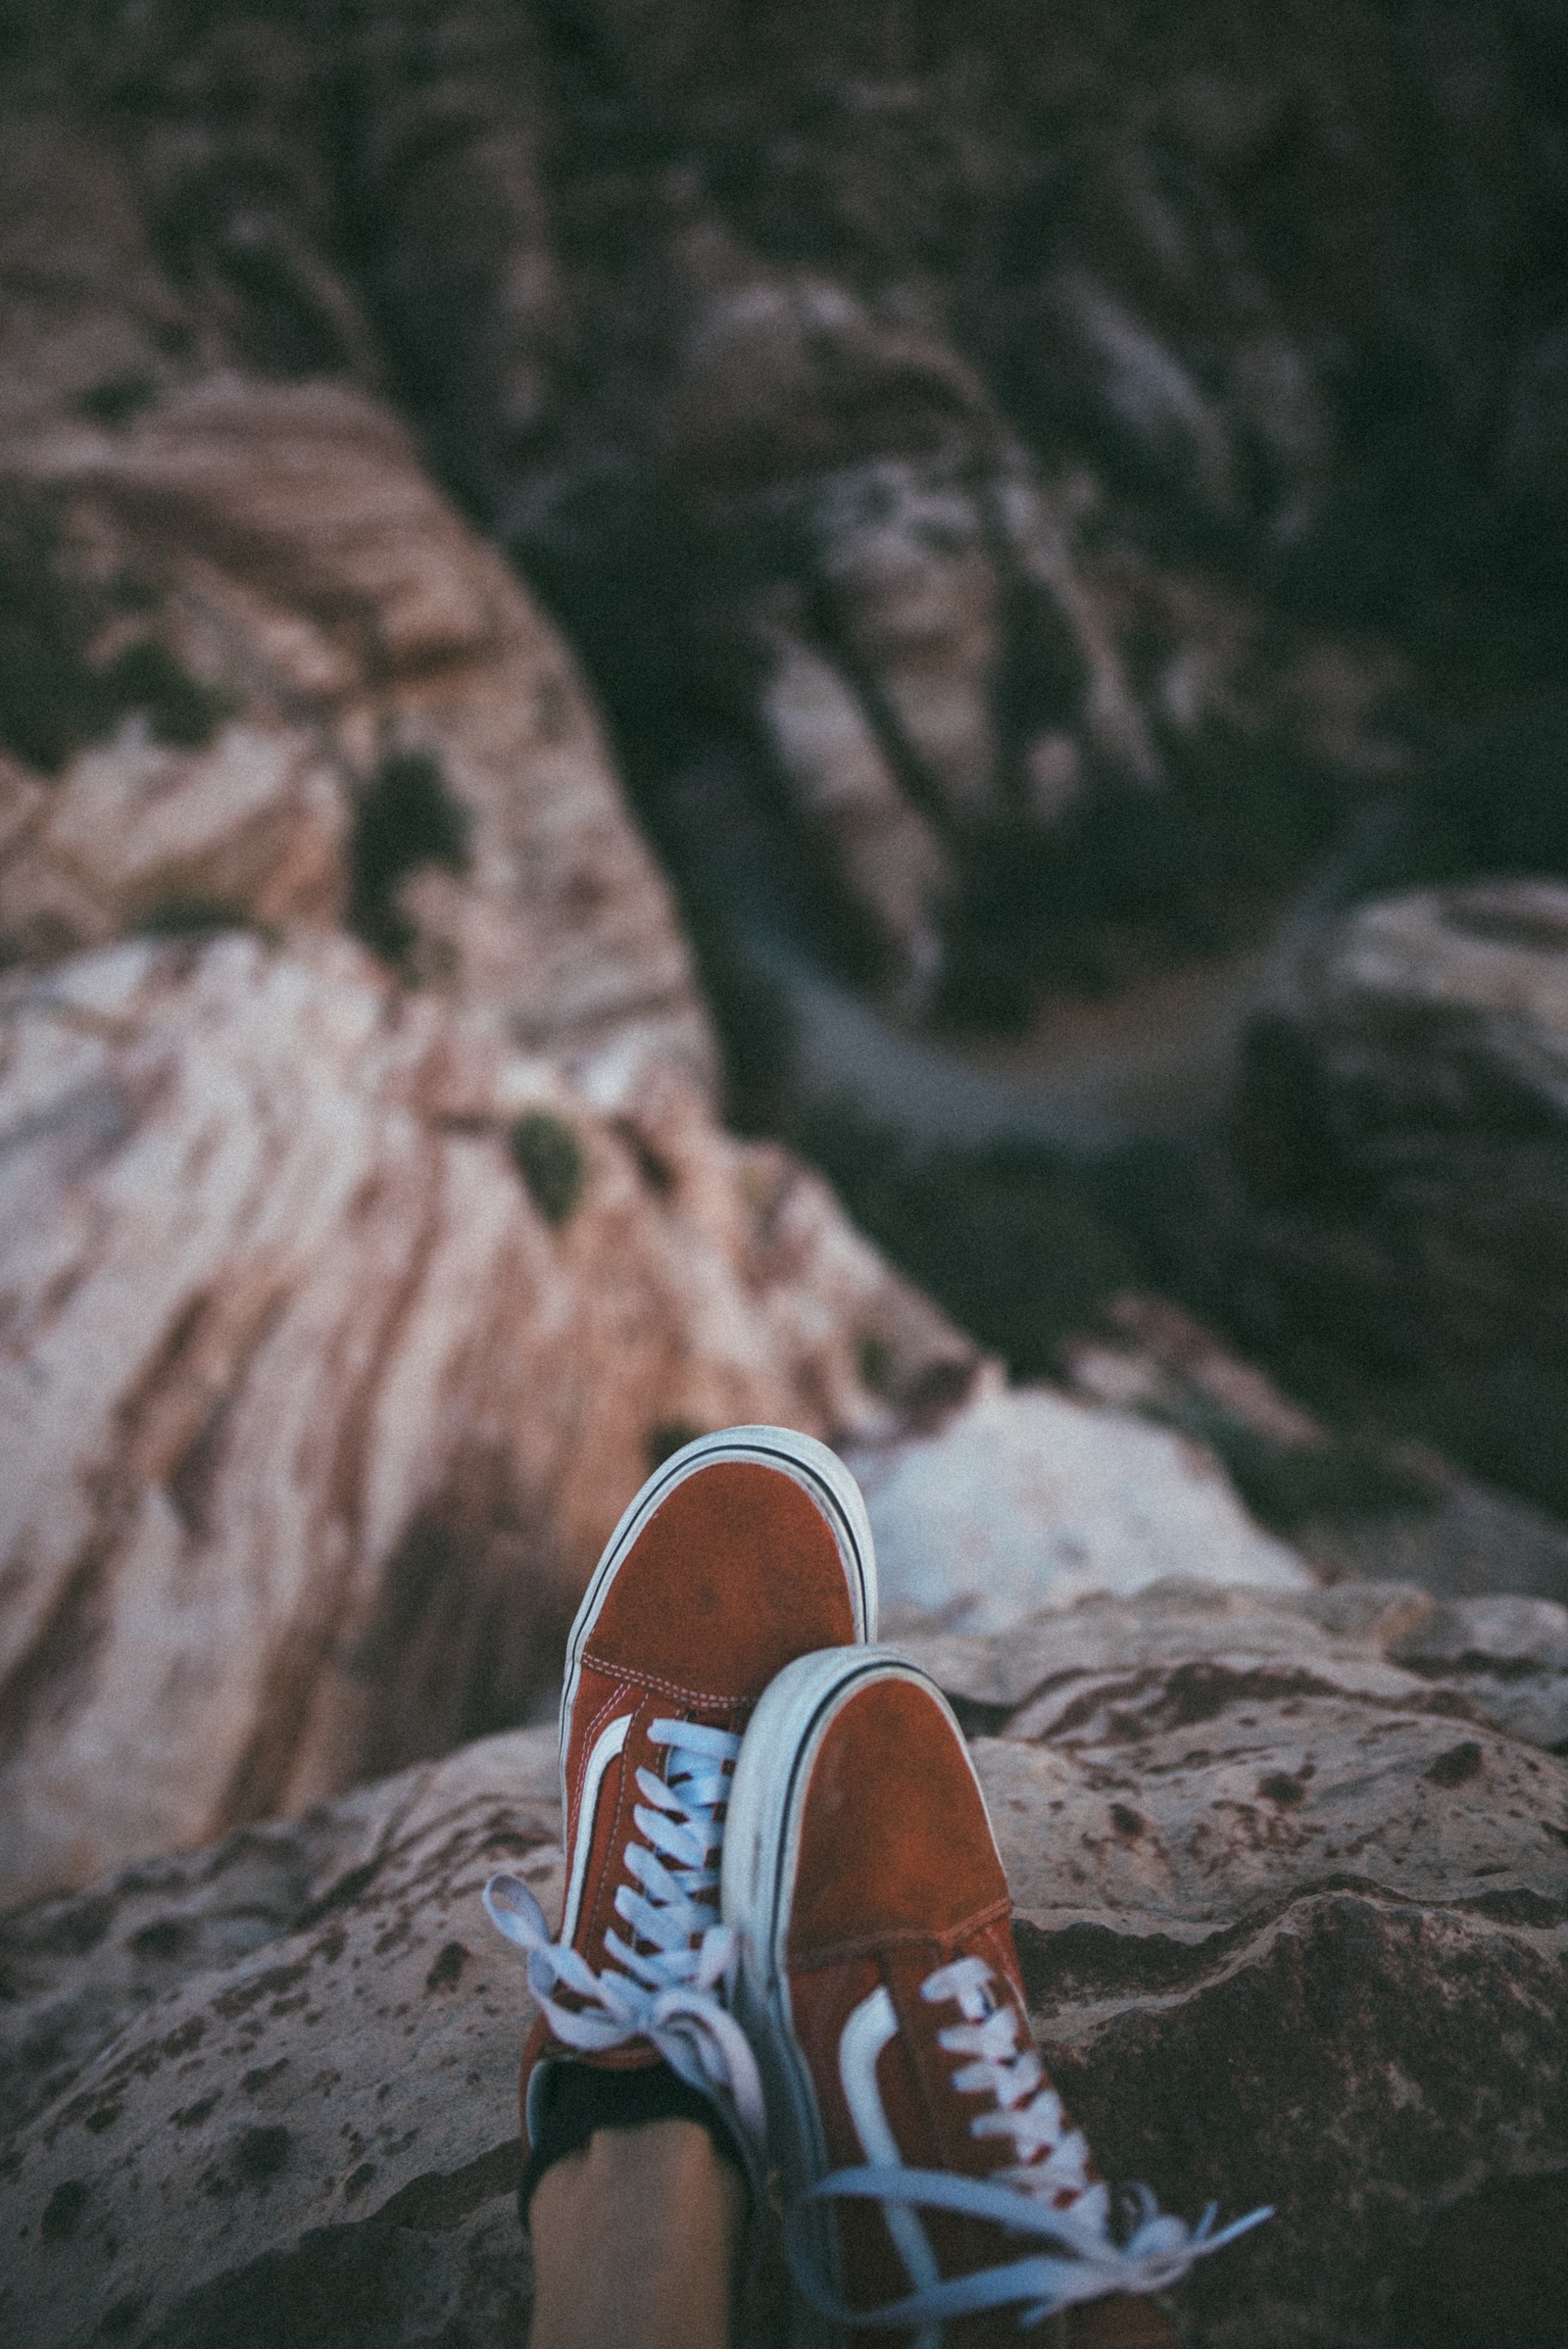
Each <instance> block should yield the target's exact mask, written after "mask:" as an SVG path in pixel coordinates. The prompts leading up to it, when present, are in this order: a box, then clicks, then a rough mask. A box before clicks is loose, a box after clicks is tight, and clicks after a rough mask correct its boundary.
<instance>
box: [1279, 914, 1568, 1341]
mask: <svg viewBox="0 0 1568 2349" xmlns="http://www.w3.org/2000/svg"><path fill="white" fill-rule="evenodd" d="M1243 1119H1244V1134H1243V1139H1244V1151H1245V1162H1246V1165H1247V1168H1248V1171H1249V1174H1250V1181H1251V1185H1252V1189H1253V1193H1254V1197H1255V1199H1256V1200H1257V1202H1258V1206H1259V1210H1260V1219H1259V1223H1258V1227H1257V1230H1256V1233H1255V1238H1254V1241H1253V1244H1252V1245H1253V1247H1254V1248H1255V1252H1256V1255H1257V1257H1258V1260H1259V1265H1260V1269H1261V1270H1262V1272H1263V1273H1264V1274H1265V1275H1266V1276H1267V1277H1270V1278H1271V1279H1272V1280H1273V1281H1274V1282H1275V1283H1276V1284H1278V1286H1279V1289H1280V1291H1281V1292H1282V1294H1284V1295H1286V1296H1288V1297H1289V1298H1290V1300H1291V1310H1293V1311H1294V1312H1296V1313H1297V1314H1298V1315H1299V1319H1300V1323H1301V1325H1302V1326H1315V1327H1319V1328H1326V1327H1331V1326H1336V1325H1337V1326H1338V1327H1339V1328H1340V1329H1341V1330H1342V1331H1343V1332H1344V1333H1345V1334H1346V1335H1347V1336H1348V1338H1349V1340H1350V1341H1351V1342H1352V1343H1354V1342H1360V1343H1363V1344H1366V1345H1369V1346H1374V1347H1375V1348H1377V1349H1379V1350H1380V1351H1381V1352H1382V1353H1383V1354H1384V1355H1386V1356H1393V1357H1398V1356H1400V1355H1402V1356H1404V1357H1405V1358H1414V1359H1421V1358H1423V1357H1430V1356H1432V1355H1433V1354H1435V1353H1439V1352H1441V1351H1443V1350H1444V1349H1452V1348H1455V1347H1457V1348H1460V1349H1468V1350H1470V1351H1472V1352H1474V1353H1476V1354H1479V1355H1492V1356H1494V1357H1495V1356H1496V1355H1498V1354H1499V1353H1516V1354H1517V1353H1523V1354H1527V1355H1529V1354H1533V1355H1536V1356H1538V1357H1544V1358H1549V1359H1552V1360H1555V1361H1561V1360H1563V1359H1564V1358H1565V1357H1568V888H1565V887H1564V886H1563V885H1562V884H1561V883H1558V882H1554V881H1508V880H1500V881H1488V882H1474V883H1468V884H1465V885H1463V886H1457V887H1453V888H1449V889H1446V890H1431V891H1423V892H1419V893H1416V894H1413V895H1410V896H1407V897H1401V898H1395V899H1388V900H1384V901H1381V902H1379V903H1376V904H1373V905H1367V906H1364V907H1362V908H1360V909H1359V910H1358V911H1356V912H1354V913H1352V914H1349V915H1348V916H1346V917H1345V919H1344V920H1343V921H1341V922H1340V923H1338V924H1336V925H1335V926H1334V928H1333V929H1332V930H1331V931H1330V932H1329V933H1328V934H1327V935H1326V936H1325V937H1324V938H1323V939H1322V940H1321V941H1320V942H1319V943H1317V944H1316V945H1315V946H1313V947H1312V948H1310V949H1309V950H1308V951H1307V952H1306V954H1303V955H1302V956H1301V957H1300V958H1299V962H1298V963H1297V965H1296V967H1295V968H1294V970H1293V971H1292V973H1291V974H1290V976H1289V978H1288V979H1287V980H1286V981H1285V982H1284V984H1283V985H1282V989H1281V992H1280V995H1279V997H1278V1000H1277V1001H1276V1002H1275V1003H1273V1004H1272V1005H1271V1006H1270V1007H1269V1009H1268V1010H1267V1011H1266V1012H1265V1013H1263V1014H1261V1015H1260V1016H1259V1018H1258V1020H1257V1021H1256V1023H1255V1024H1254V1027H1253V1030H1252V1033H1251V1036H1250V1043H1249V1047H1248V1056H1247V1071H1246V1083H1245V1091H1244V1097H1243Z"/></svg>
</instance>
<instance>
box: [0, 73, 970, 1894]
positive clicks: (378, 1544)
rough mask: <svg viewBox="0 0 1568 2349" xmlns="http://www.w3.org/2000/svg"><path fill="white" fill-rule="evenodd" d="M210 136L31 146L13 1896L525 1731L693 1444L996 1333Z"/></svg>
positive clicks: (9, 1257)
mask: <svg viewBox="0 0 1568 2349" xmlns="http://www.w3.org/2000/svg"><path fill="white" fill-rule="evenodd" d="M246 54H250V52H246ZM149 136H150V134H149ZM161 153H162V149H161V148H159V145H158V139H157V138H156V137H151V143H150V145H147V146H144V150H143V151H142V152H141V154H140V159H139V161H137V160H135V159H132V160H127V157H126V154H125V152H124V151H123V148H117V142H116V139H115V137H114V136H113V135H112V134H111V132H109V131H107V130H103V129H100V130H99V131H98V132H96V133H93V134H89V133H88V132H87V131H85V130H84V129H83V128H82V127H81V125H80V124H79V123H75V122H72V121H70V120H69V119H65V118H63V117H59V116H57V117H55V118H54V119H52V120H47V121H46V120H44V119H42V118H41V117H37V116H34V117H30V118H27V119H22V118H20V117H19V118H16V119H14V120H12V121H10V122H8V124H7V126H6V129H5V134H4V136H0V175H3V178H4V182H5V193H4V198H3V201H0V282H3V287H4V298H3V299H0V631H3V646H0V736H3V738H4V749H3V752H0V956H3V958H4V959H5V960H6V961H8V962H9V963H10V965H11V966H12V967H11V969H10V971H9V974H8V976H7V978H6V981H5V983H4V988H3V996H4V1001H3V1007H0V1030H3V1040H0V1134H3V1137H4V1154H5V1183H4V1189H3V1193H0V1256H3V1259H4V1263H5V1273H4V1276H3V1283H0V1287H3V1294H4V1298H5V1306H4V1313H5V1325H4V1326H5V1357H4V1369H3V1374H0V1375H3V1380H4V1402H3V1441H4V1446H5V1463H6V1471H5V1478H4V1484H5V1492H6V1501H5V1504H4V1510H5V1526H4V1531H3V1534H0V1550H3V1557H4V1567H3V1590H4V1603H3V1609H0V1613H3V1625H0V1714H3V1718H4V1721H5V1732H4V1739H3V1754H0V1777H3V1779H4V1782H5V1786H6V1795H5V1803H4V1809H5V1816H6V1829H5V1834H4V1838H3V1852H0V1883H3V1886H4V1889H3V1891H0V1898H4V1899H7V1900H14V1899H18V1898H22V1897H25V1896H27V1895H28V1894H30V1893H33V1892H36V1891H38V1890H40V1889H43V1888H45V1887H47V1886H49V1885H52V1884H62V1883H69V1882H80V1881H81V1880H82V1879H84V1878H85V1877H88V1876H91V1875H93V1874H95V1873H97V1872H98V1871H99V1870H100V1869H101V1868H102V1867H104V1866H105V1865H106V1864H108V1863H109V1862H110V1861H112V1860H114V1859H116V1858H127V1857H129V1856H131V1855H132V1854H134V1853H136V1852H139V1851H145V1850H149V1849H153V1848H158V1847H168V1846H173V1845H183V1844H189V1843H191V1842H193V1841H201V1840H203V1839H205V1838H207V1837H209V1836H211V1835H213V1834H214V1833H215V1832H218V1831H220V1830H221V1829H222V1828H223V1827H225V1826H227V1825H230V1824H233V1823H237V1822H240V1821H243V1820H245V1819H250V1818H255V1817H258V1816H264V1815H267V1814H269V1813H271V1812H274V1811H276V1810H278V1809H279V1808H283V1807H287V1806H289V1805H295V1806H297V1805H298V1804H300V1803H302V1802H305V1801H308V1800H311V1799H313V1798H315V1797H316V1796H318V1795H319V1794H322V1793H330V1792H335V1791H337V1790H338V1789H339V1788H341V1787H342V1786H345V1785H348V1784H350V1783H352V1782H353V1781H355V1780H356V1779H359V1778H363V1777H364V1776H366V1775H367V1774H368V1773H369V1772H372V1771H375V1770H378V1769H383V1768H386V1767H390V1766H392V1765H395V1764H398V1763H401V1762H403V1761H405V1760H409V1759H411V1758H414V1757H415V1756H417V1755H420V1754H427V1753H432V1752H438V1751H441V1750H443V1749H444V1748H446V1747H448V1746H450V1745H452V1744H454V1743H455V1742H457V1741H459V1740H460V1739H461V1738H462V1737H465V1736H466V1735H469V1734H471V1733H472V1732H473V1731H475V1730H476V1729H481V1728H485V1727H489V1726H493V1725H495V1724H497V1723H500V1722H508V1721H514V1720H515V1719H517V1718H518V1717H519V1716H520V1715H521V1714H523V1713H525V1712H526V1711H527V1710H528V1707H529V1705H530V1704H531V1703H532V1702H533V1701H534V1699H535V1697H536V1696H537V1694H538V1693H539V1691H540V1689H541V1688H543V1687H544V1686H545V1685H546V1684H547V1683H548V1681H549V1678H550V1675H551V1672H552V1670H553V1668H554V1663H555V1661H556V1660H557V1659H558V1657H559V1648H560V1640H561V1636H562V1633H563V1630H564V1623H565V1622H566V1620H567V1619H568V1618H569V1614H570V1610H571V1607H572V1605H573V1604H574V1603H575V1593H576V1591H577V1590H579V1589H580V1588H581V1585H582V1582H583V1580H584V1579H585V1577H586V1575H587V1573H588V1570H589V1568H590V1566H591V1564H592V1562H593V1559H594V1557H595V1556H596V1555H597V1552H598V1549H599V1547H600V1545H601V1543H602V1542H603V1541H604V1539H605V1537H606V1536H607V1535H608V1533H609V1531H610V1529H611V1527H612V1526H613V1523H614V1520H615V1518H616V1516H617V1515H618V1513H619V1511H620V1508H621V1507H622V1506H623V1504H624V1502H625V1501H626V1500H627V1499H628V1498H629V1497H630V1495H631V1493H633V1492H634V1491H635V1489H636V1487H637V1485H638V1484H639V1483H640V1481H641V1479H642V1477H643V1476H644V1474H645V1473H646V1472H647V1469H648V1468H649V1466H650V1465H651V1464H652V1463H653V1462H654V1461H655V1460H656V1459H657V1458H658V1457H660V1456H661V1455H662V1452H663V1451H666V1450H668V1449H670V1448H672V1447H673V1445H674V1444H678V1443H679V1442H681V1441H683V1440H684V1438H685V1437H686V1436H687V1435H689V1434H690V1433H692V1432H694V1431H696V1430H700V1429H702V1428H706V1427H710V1426H715V1425H720V1424H723V1423H725V1422H728V1421H734V1420H749V1419H763V1420H773V1419H780V1420H788V1421H792V1422H794V1423H797V1424H800V1425H802V1426H806V1427H809V1428H812V1429H814V1430H816V1431H817V1432H818V1433H821V1434H824V1435H825V1434H832V1433H837V1434H841V1435H842V1434H843V1433H845V1432H854V1431H855V1430H857V1429H858V1430H860V1431H861V1432H874V1431H876V1430H877V1429H878V1428H885V1427H886V1426H888V1425H890V1424H893V1423H894V1422H896V1421H897V1420H898V1418H899V1416H900V1415H901V1413H903V1412H905V1411H907V1409H909V1408H911V1407H913V1406H914V1405H915V1404H916V1403H917V1402H918V1401H919V1400H920V1399H921V1398H922V1397H924V1399H925V1400H926V1401H927V1402H931V1401H933V1400H936V1399H938V1398H940V1397H942V1396H944V1395H945V1396H946V1397H947V1398H948V1399H949V1400H953V1399H956V1397H957V1396H959V1395H962V1394H963V1392H964V1391H965V1390H966V1388H967V1385H968V1383H969V1381H970V1378H971V1376H972V1374H973V1372H974V1369H975V1367H976V1360H977V1357H976V1354H975V1349H974V1348H973V1346H970V1345H969V1343H968V1342H967V1341H966V1340H964V1339H963V1338H961V1337H960V1336H959V1335H958V1333H957V1332H956V1331H955V1330H953V1329H952V1328H951V1327H950V1326H949V1325H948V1324H947V1323H946V1322H945V1321H944V1319H943V1318H942V1316H941V1315H940V1314H938V1313H937V1312H936V1311H935V1310H934V1309H933V1308H931V1307H930V1306H928V1305H927V1304H926V1303H925V1302H924V1300H923V1299H921V1298H920V1297H918V1296H917V1295H916V1294H915V1293H914V1292H913V1291H912V1290H910V1289H909V1288H908V1287H907V1285H906V1284H905V1283H903V1282H901V1281H900V1280H899V1279H898V1277H897V1276H896V1275H895V1274H894V1273H893V1272H892V1271H891V1270H890V1269H889V1268H888V1267H887V1266H886V1265H885V1264H884V1263H882V1261H881V1260H880V1259H879V1258H878V1257H877V1256H876V1255H875V1254H874V1252H873V1251H872V1250H871V1249H869V1248H867V1247H866V1246H865V1245H864V1244H863V1243H862V1242H860V1241H859V1240H858V1237H857V1236H856V1235H855V1233H854V1232H853V1231H852V1230H851V1228H850V1227H849V1225H848V1224H847V1223H846V1221H845V1220H844V1218H843V1217H842V1215H841V1214H840V1213H839V1211H838V1209H837V1207H836V1206H835V1204H834V1202H833V1200H832V1199H831V1197H830V1195H829V1194H828V1193H827V1192H826V1190H825V1189H824V1188H823V1186H822V1185H820V1184H819V1183H818V1182H817V1181H816V1180H815V1179H814V1178H812V1177H811V1176H810V1175H809V1173H808V1172H807V1171H806V1170H805V1169H804V1168H803V1167H801V1166H800V1165H798V1164H797V1163H796V1162H795V1161H794V1160H792V1159H791V1158H790V1157H789V1156H788V1154H787V1153H786V1152H784V1151H781V1150H776V1149H772V1148H769V1147H767V1146H760V1145H754V1146H742V1145H737V1144H735V1143H732V1142H731V1141H729V1140H728V1139H727V1138H726V1137H725V1136H724V1135H723V1134H722V1132H721V1131H720V1129H719V1128H718V1126H717V1124H716V1122H715V1118H714V1110H713V1093H714V1090H715V1078H716V1071H715V1066H714V1056H713V1052H712V1046H711V1033H710V1029H709V1024H708V1019H707V1014H706V1011H705V1009H704V1006H703V1004H702V1002H701V1000H700V998H699V996H698V993H697V990H696V985H695V980H694V976H693V969H692V963H691V958H690V955H689V954H688V951H687V948H686V944H685V941H684V939H683V937H682V935H681V932H680V930H679V927H678V926H677V922H676V919H675V915H674V911H673V907H672V905H671V902H670V898H669V894H668V891H667V889H666V887H665V884H664V882H663V880H662V877H661V875H660V872H659V870H658V868H657V866H656V865H655V863H654V860H653V858H652V856H650V854H649V852H648V850H647V848H646V847H645V846H644V843H643V841H642V839H641V837H640V835H639V833H638V831H637V828H636V826H635V824H634V822H633V820H632V818H631V817H630V815H629V813H628V811H627V809H626V807H625V805H624V802H623V799H622V797H621V793H620V789H619V785H618V781H617V778H616V776H615V773H614V770H613V766H612V764H611V761H610V758H609V754H608V751H607V748H606V744H605V740H604V736H603V734H602V732H601V730H600V727H599V725H598V722H597V720H596V718H595V716H594V713H593V710H592V709H591V706H590V704H589V702H588V700H587V697H586V695H585V692H584V690H583V687H582V684H581V682H580V679H579V676H578V672H577V670H576V668H575V666H574V664H573V662H572V661H571V658H570V656H569V655H568V653H567V652H566V650H565V647H564V644H563V643H562V641H561V639H560V638H559V636H558V635H557V634H556V632H555V630H554V628H553V627H552V626H551V624H550V623H549V622H548V621H547V620H546V619H545V618H544V617H543V616H542V615H541V613H540V612H539V611H538V610H537V608H536V607H535V606H534V604H533V603H532V602H531V601H530V599H529V597H528V595H527V594H526V592H525V591H524V590H523V589H522V588H521V587H520V586H519V585H518V583H517V581H516V579H515V577H514V575H513V573H512V572H511V571H510V569H509V568H508V566H507V565H506V563H504V561H503V560H502V558H501V557H500V556H499V555H497V554H496V553H495V552H494V551H493V550H491V549H490V548H488V547H487V546H486V545H484V544H483V542H482V541H481V540H479V539H478V538H477V537H476V536H475V534H474V533H473V532H472V530H471V529H470V528H469V527H468V525H467V524H466V522H465V521H464V520H463V518H462V517H461V516H460V515H459V514H457V513H456V512H455V511H454V509H453V508H452V506H451V505H450V504H449V503H448V502H447V500H446V499H445V497H444V496H443V495H442V493H441V492H440V491H439V490H438V489H437V488H436V487H435V486H434V485H433V484H432V483H431V481H430V480H429V478H428V477H427V475H426V473H425V472H424V470H423V469H422V467H421V465H420V462H419V459H418V456H417V451H416V448H415V445H414V443H413V441H412V440H411V438H410V437H409V434H408V431H407V429H406V427H405V426H404V425H403V424H402V423H400V422H399V420H398V419H397V417H396V416H395V415H394V414H393V412H392V411H391V409H390V408H389V406H388V405H387V403H386V401H385V399H384V398H383V397H382V396H381V394H380V393H379V392H378V391H377V390H376V389H375V388H374V384H373V382H372V381H371V380H370V377H371V375H372V374H373V369H371V368H370V367H369V366H368V363H367V366H366V368H365V369H364V370H362V373H361V375H360V376H355V375H354V374H353V373H352V371H351V372H349V373H347V374H345V373H343V372H341V371H340V372H338V373H337V374H336V375H334V376H333V377H332V379H330V380H326V379H322V378H321V377H320V376H319V375H315V376H312V377H311V378H310V379H308V380H300V379H291V380H285V379H281V378H280V377H279V376H278V375H277V374H276V373H275V372H273V373H270V372H269V371H268V370H267V367H266V364H265V363H266V359H267V354H266V353H263V354H261V355H260V357H258V354H257V353H256V351H255V350H254V349H253V348H251V346H250V345H249V344H248V342H247V339H246V335H245V333H244V331H243V320H239V319H237V318H236V317H235V315H234V312H233V308H232V305H231V304H229V303H227V302H226V301H225V300H224V299H223V298H222V296H221V288H217V287H214V286H213V285H211V284H209V283H208V281H207V280H206V278H204V277H203V276H202V274H201V272H200V271H199V270H194V269H192V270H185V271H184V272H183V273H182V272H181V270H180V269H178V268H175V267H174V266H173V265H172V262H171V260H170V256H169V251H168V247H167V239H166V240H165V245H164V250H163V253H162V256H160V253H159V251H158V250H157V249H156V248H157V244H158V238H157V236H156V235H155V233H154V227H153V225H150V224H149V222H150V220H152V219H153V216H152V214H151V212H150V210H149V200H148V197H147V193H146V184H145V178H144V176H139V175H138V174H139V173H141V174H145V172H146V171H151V170H152V169H153V161H155V160H156V156H157V155H158V154H161ZM150 158H151V159H152V160H149V159H150ZM312 282H313V283H315V282H317V281H316V280H314V279H313V280H312ZM320 284H321V285H322V286H327V288H328V292H329V291H330V287H329V285H328V281H327V280H325V279H322V280H320ZM326 298H327V295H326V294H324V293H323V296H322V299H323V300H325V299H326ZM332 301H333V302H336V303H337V307H336V308H335V309H333V310H332V315H333V316H334V317H341V318H343V319H352V317H353V316H354V313H353V307H352V303H351V302H350V300H349V297H348V295H347V294H346V293H344V294H343V295H342V297H341V301H338V298H337V297H336V296H333V297H332ZM329 307H331V304H330V303H329ZM347 331H348V329H347V327H345V332H347ZM350 339H351V341H352V339H353V338H352V336H351V338H350ZM353 347H354V349H355V350H356V351H359V350H360V349H361V345H360V344H359V343H354V345H353Z"/></svg>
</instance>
